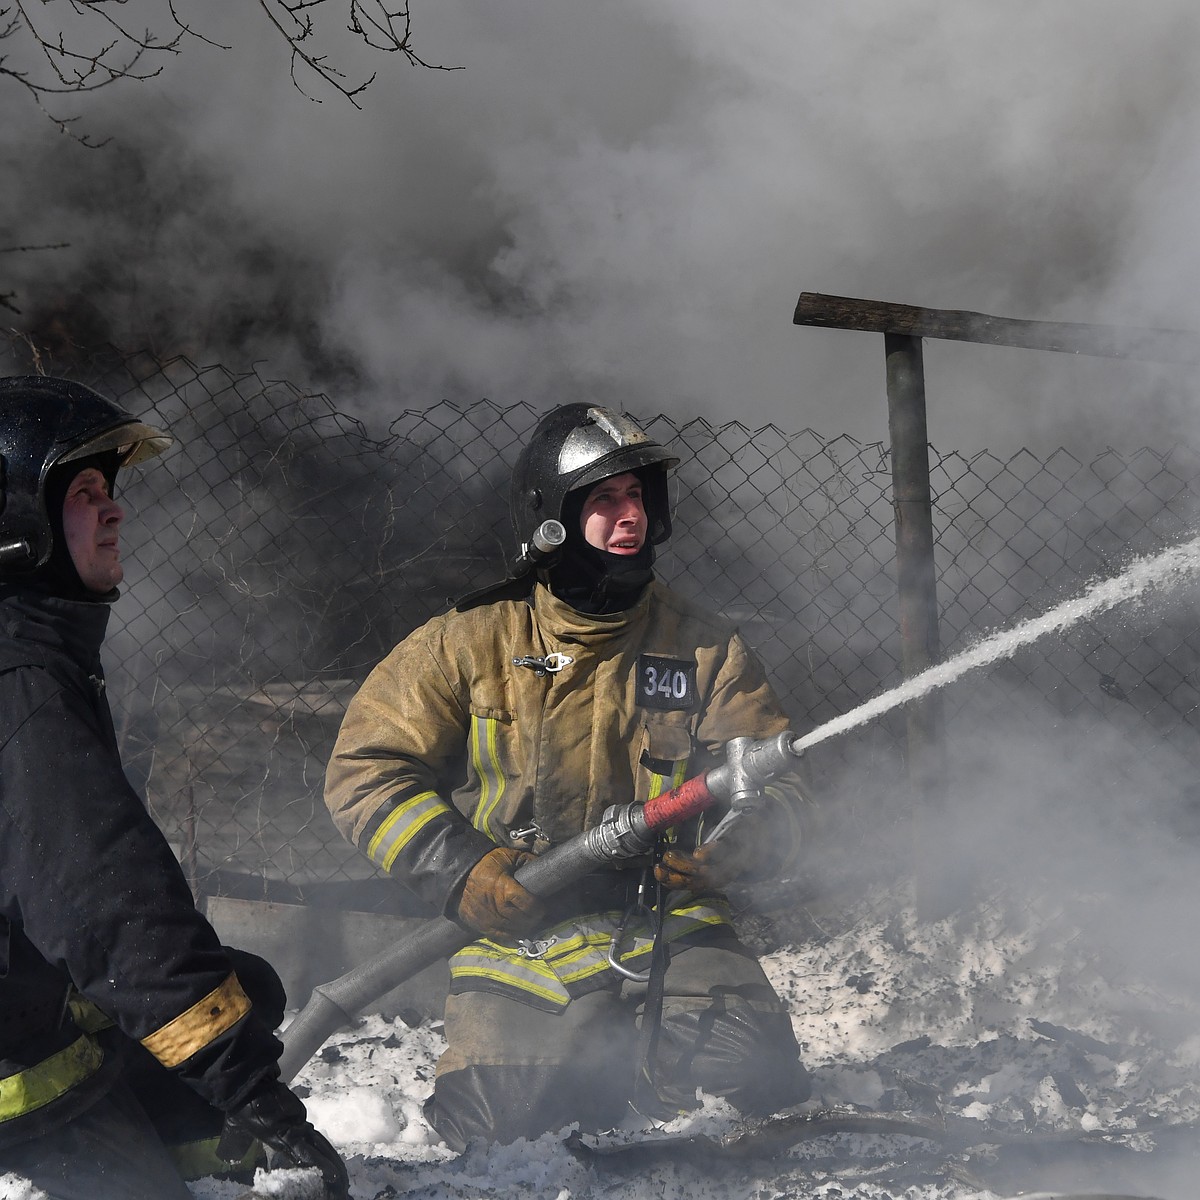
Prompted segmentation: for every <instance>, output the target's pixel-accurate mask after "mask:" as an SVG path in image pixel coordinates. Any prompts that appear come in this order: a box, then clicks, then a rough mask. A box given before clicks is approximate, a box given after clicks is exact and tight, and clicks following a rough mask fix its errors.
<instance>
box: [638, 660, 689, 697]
mask: <svg viewBox="0 0 1200 1200" xmlns="http://www.w3.org/2000/svg"><path fill="white" fill-rule="evenodd" d="M637 702H638V704H639V706H640V707H642V708H658V709H682V710H684V711H687V710H689V709H692V708H694V707H695V705H696V664H695V663H694V662H690V661H689V660H688V659H686V658H659V657H658V656H657V655H655V654H641V655H639V656H638V665H637Z"/></svg>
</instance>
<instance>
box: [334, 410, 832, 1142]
mask: <svg viewBox="0 0 1200 1200" xmlns="http://www.w3.org/2000/svg"><path fill="white" fill-rule="evenodd" d="M677 461H678V460H677V459H675V458H673V457H672V456H671V455H670V454H669V453H668V452H667V451H666V450H665V449H664V448H663V447H662V446H660V445H658V444H657V443H655V442H653V441H651V440H650V439H649V438H648V437H647V435H646V434H645V433H644V432H643V431H642V430H641V429H640V428H639V427H638V426H637V425H636V424H635V423H634V422H632V421H631V420H630V419H629V418H628V417H625V416H624V415H622V414H618V413H614V412H611V411H609V410H606V409H603V408H598V407H592V406H588V405H586V404H570V405H564V406H562V407H560V408H558V409H556V410H554V411H553V412H551V413H550V414H549V415H548V416H546V417H545V418H543V420H542V421H541V422H540V423H539V425H538V427H537V429H536V430H535V432H534V434H533V436H532V438H531V440H530V442H529V444H528V446H527V447H526V448H525V450H524V451H523V452H522V455H521V457H520V459H519V461H518V464H517V468H516V471H515V473H514V480H513V494H512V517H513V524H514V527H515V529H516V533H517V537H518V540H519V542H520V543H521V546H522V554H521V557H520V558H519V559H518V569H517V571H516V572H515V578H513V579H510V580H507V581H506V582H505V583H504V584H501V585H498V586H497V587H495V588H492V589H488V590H487V591H486V592H484V593H481V594H478V595H476V596H475V597H473V598H468V599H467V600H466V601H463V602H460V604H459V605H458V607H457V608H456V609H455V610H454V611H452V612H450V613H448V614H446V615H444V616H440V617H436V618H434V619H433V620H431V621H429V622H428V623H427V624H426V625H424V626H423V627H422V628H420V629H418V630H417V631H416V632H414V633H413V634H412V635H410V636H409V637H408V638H407V639H406V640H405V641H404V642H402V643H401V644H400V645H399V646H397V647H396V649H395V650H394V651H393V652H392V653H391V654H390V655H389V656H388V657H387V658H386V659H385V660H384V661H383V662H382V663H381V664H380V665H379V666H378V667H377V668H376V669H375V670H374V671H373V672H372V673H371V675H370V676H369V677H368V679H367V681H366V683H365V684H364V685H363V687H362V689H361V690H360V691H359V693H358V694H357V696H356V697H355V699H354V700H353V701H352V703H351V705H350V707H349V710H348V711H347V714H346V718H345V721H344V722H343V725H342V728H341V732H340V734H339V737H338V741H337V745H336V746H335V748H334V753H333V756H332V758H331V760H330V764H329V769H328V773H327V778H326V802H327V804H328V805H329V808H330V810H331V812H332V813H333V817H334V820H335V821H336V822H337V824H338V827H339V828H340V829H341V831H342V832H343V834H344V835H345V836H346V837H347V838H348V839H349V840H350V841H352V842H353V843H354V844H355V845H357V846H359V847H360V848H361V849H362V850H363V851H364V852H365V853H366V854H367V856H368V857H369V858H370V859H371V860H372V861H373V862H374V863H375V864H376V865H377V866H378V867H380V868H382V869H383V870H385V871H387V872H389V873H390V874H391V875H393V876H394V877H395V878H397V879H398V880H400V881H401V882H402V883H404V884H405V885H406V886H407V887H408V888H410V889H411V890H412V891H413V892H414V893H415V894H416V895H418V896H419V897H420V898H422V899H423V900H425V901H426V902H427V903H429V904H430V905H432V907H433V908H434V909H435V910H436V911H438V912H441V913H445V914H446V915H448V916H450V917H453V918H455V919H457V920H458V921H460V922H461V923H462V924H463V925H464V926H466V927H468V928H470V929H472V930H474V931H476V932H478V933H479V934H481V935H483V936H482V937H480V939H479V940H477V941H476V942H474V943H472V944H471V945H470V946H468V947H467V948H466V949H464V950H462V951H460V952H459V953H458V954H456V955H455V956H454V957H453V958H452V959H451V963H450V967H451V980H452V982H451V993H450V996H449V997H448V999H447V1003H446V1025H445V1027H446V1036H447V1039H448V1042H449V1046H448V1048H447V1050H446V1052H445V1054H444V1055H443V1056H442V1058H441V1060H440V1062H439V1063H438V1071H437V1078H436V1081H435V1087H434V1095H433V1097H432V1098H431V1101H430V1104H429V1105H428V1107H427V1115H428V1116H429V1118H430V1120H431V1122H432V1123H433V1125H434V1126H435V1128H436V1129H437V1130H438V1132H439V1133H440V1134H441V1135H442V1136H443V1138H444V1139H445V1140H446V1142H447V1143H448V1144H449V1145H451V1146H453V1147H455V1148H461V1147H463V1146H464V1145H465V1144H466V1142H467V1141H468V1140H469V1139H470V1138H472V1137H484V1138H487V1139H490V1140H494V1141H512V1140H514V1139H515V1138H517V1137H522V1136H524V1137H533V1136H536V1135H537V1134H539V1133H541V1132H544V1131H546V1130H548V1129H558V1128H560V1127H562V1126H563V1125H565V1124H568V1123H571V1122H579V1123H580V1124H581V1125H583V1126H584V1127H588V1128H600V1127H604V1126H605V1125H609V1124H612V1123H614V1122H615V1121H617V1120H619V1119H620V1117H621V1115H622V1113H623V1112H625V1111H627V1110H628V1104H629V1103H630V1102H631V1101H633V1102H635V1103H636V1105H637V1107H638V1108H640V1109H642V1110H643V1111H646V1108H647V1105H649V1106H651V1107H652V1108H653V1109H654V1115H663V1114H665V1113H672V1112H678V1111H680V1110H682V1109H686V1108H689V1107H694V1106H695V1104H696V1103H697V1100H696V1093H697V1089H700V1090H702V1091H704V1092H706V1093H709V1094H716V1095H723V1096H726V1097H727V1098H728V1099H729V1100H730V1101H731V1102H732V1103H734V1104H735V1105H736V1106H738V1107H739V1108H740V1109H742V1110H744V1111H746V1112H750V1113H765V1112H769V1111H773V1110H775V1109H777V1108H779V1107H782V1106H786V1105H789V1104H793V1103H797V1102H799V1101H801V1100H804V1099H806V1098H807V1095H808V1091H809V1086H808V1079H807V1075H806V1073H805V1071H804V1069H803V1067H802V1066H801V1065H800V1063H799V1052H798V1049H797V1046H796V1042H795V1038H794V1036H793V1034H792V1029H791V1024H790V1020H789V1018H788V1015H787V1012H786V1011H785V1009H784V1008H783V1005H782V1004H781V1002H780V1001H779V999H778V997H777V996H776V995H775V993H774V991H773V990H772V988H771V986H770V984H769V983H768V981H767V979H766V977H765V975H764V974H763V972H762V969H761V968H760V966H759V965H758V963H757V961H756V960H755V958H754V956H753V955H752V954H751V953H750V951H748V950H747V949H746V948H745V947H744V946H743V945H742V944H741V943H740V942H739V941H738V939H737V936H736V934H735V933H734V930H733V927H732V925H731V923H730V917H729V910H728V904H727V902H726V900H725V897H724V896H723V894H722V889H723V888H724V887H727V886H728V885H729V884H731V883H734V882H736V881H738V880H740V879H746V878H752V877H754V876H758V877H765V876H768V875H770V874H772V873H777V872H779V871H781V870H783V869H784V868H785V867H787V866H789V865H790V864H791V863H792V861H793V860H794V859H795V857H796V854H797V853H798V850H799V842H800V839H799V823H798V816H799V810H800V807H801V804H800V795H799V790H798V788H797V787H796V785H795V782H794V781H792V780H784V781H781V782H780V783H779V784H778V785H775V786H772V787H770V788H768V789H767V793H766V795H765V797H764V803H763V805H761V806H760V807H759V808H758V809H757V810H756V811H755V812H754V813H753V814H752V815H750V816H746V817H742V818H740V819H739V820H738V821H736V822H734V824H733V825H732V826H731V827H730V830H729V832H728V834H726V835H725V836H722V837H721V838H719V839H718V840H715V841H711V842H708V843H705V841H704V838H705V832H706V830H705V826H704V823H703V821H699V822H696V823H695V824H694V826H689V827H685V828H681V829H678V830H675V831H674V832H673V835H672V838H671V840H670V841H669V842H668V843H667V844H666V845H664V846H663V847H662V848H661V849H660V852H659V853H658V854H657V855H656V856H655V860H654V861H646V862H635V863H633V864H632V865H631V866H630V867H629V868H628V869H624V870H619V871H618V870H608V871H598V872H596V873H595V874H593V875H591V876H589V877H587V878H585V879H584V880H582V881H580V882H579V883H578V884H577V885H574V886H572V887H570V888H568V889H567V890H566V891H565V893H560V894H559V895H557V896H555V897H554V898H552V899H551V900H548V901H541V900H538V899H537V898H535V897H534V896H532V895H531V894H530V893H529V892H527V891H526V890H525V889H524V888H522V887H521V885H520V884H519V883H518V882H517V881H516V880H515V879H514V878H513V874H514V872H515V871H516V870H517V869H518V868H519V866H520V865H521V863H522V862H523V861H525V859H526V857H527V855H529V854H537V853H539V852H540V851H542V850H544V849H545V848H546V847H548V846H551V845H556V844H558V843H561V842H563V841H565V840H566V839H568V838H570V837H573V836H574V835H576V834H578V833H580V832H582V831H584V830H586V829H589V828H591V827H592V826H594V825H595V824H596V823H597V822H598V821H599V820H600V817H601V814H602V813H603V812H604V810H605V809H606V808H607V807H608V806H609V805H610V804H613V803H618V802H623V801H628V800H633V799H636V800H646V799H649V798H650V797H651V796H654V795H657V794H658V793H659V792H662V791H664V790H666V789H668V788H670V787H673V786H676V785H678V784H679V783H681V782H682V781H683V780H684V779H686V778H690V777H692V776H695V775H696V774H698V773H699V772H700V771H703V770H705V769H706V768H708V767H710V766H712V765H715V763H716V762H718V761H719V755H720V752H721V750H722V748H723V746H724V744H725V743H726V742H727V741H728V740H729V739H730V738H733V737H739V736H751V737H768V736H771V735H773V734H777V733H780V732H782V731H783V730H785V729H786V728H787V727H788V722H787V718H786V717H785V716H784V714H783V711H782V709H781V708H780V706H779V703H778V701H777V700H776V698H775V696H774V695H773V693H772V691H771V689H770V686H769V685H768V683H767V680H766V677H765V675H764V673H763V670H762V667H761V666H760V664H759V663H758V661H757V660H756V659H755V657H754V655H753V654H752V653H751V652H750V650H749V649H748V647H747V646H746V644H745V643H744V642H743V640H742V639H741V637H740V635H739V634H738V633H737V632H736V630H735V629H734V628H733V627H732V626H731V625H729V624H728V623H727V622H725V621H723V620H721V619H718V618H716V617H714V616H711V615H709V614H707V613H706V612H704V611H703V610H702V609H700V608H698V607H697V606H695V605H693V604H692V603H690V602H689V601H687V600H685V599H683V598H682V597H680V596H679V595H677V594H676V593H675V592H673V591H671V590H670V589H668V588H666V587H665V586H663V585H662V584H661V583H659V582H658V581H656V580H655V579H654V576H653V561H654V547H655V545H656V544H658V543H661V542H663V541H665V540H666V538H667V537H668V536H669V535H670V531H671V517H670V507H669V503H668V498H667V485H666V474H667V470H668V469H669V468H670V467H672V466H674V465H675V463H676V462H677ZM556 522H557V523H558V524H556ZM564 534H565V537H564ZM716 819H717V818H713V817H709V819H708V826H709V828H711V827H712V825H713V824H714V822H715V820H716ZM656 933H657V938H658V941H657V945H658V947H659V951H658V953H657V954H656V953H655V952H654V948H655V945H656V942H655V934H656ZM663 947H666V950H665V951H664V950H663V949H662V948H663ZM652 960H653V961H654V962H656V963H657V964H658V965H657V966H656V967H655V969H654V970H651V969H650V968H651V963H652ZM663 964H665V967H664V965H663ZM647 1013H649V1015H646V1014H647ZM643 1017H644V1018H645V1019H643ZM651 1026H653V1028H651ZM639 1030H640V1039H641V1040H640V1045H639ZM648 1047H649V1048H650V1049H649V1050H648ZM635 1076H638V1077H639V1078H640V1080H641V1083H642V1084H643V1086H642V1087H640V1088H638V1089H636V1094H635V1087H634V1083H635Z"/></svg>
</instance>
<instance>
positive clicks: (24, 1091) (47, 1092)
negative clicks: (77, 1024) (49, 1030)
mask: <svg viewBox="0 0 1200 1200" xmlns="http://www.w3.org/2000/svg"><path fill="white" fill-rule="evenodd" d="M103 1061H104V1051H103V1050H101V1049H100V1047H99V1046H98V1045H96V1043H95V1042H94V1041H92V1039H91V1038H90V1037H88V1035H87V1034H86V1033H85V1034H82V1035H81V1036H80V1037H77V1038H76V1039H75V1040H74V1041H73V1042H72V1043H71V1044H70V1045H69V1046H64V1047H63V1048H62V1049H61V1050H59V1051H58V1052H57V1053H55V1054H51V1055H50V1057H49V1058H44V1059H42V1061H41V1062H40V1063H36V1064H35V1065H34V1066H32V1067H27V1068H26V1069H25V1070H24V1071H18V1072H17V1074H16V1075H9V1076H8V1077H7V1078H6V1079H0V1121H11V1120H13V1119H14V1118H15V1117H20V1116H23V1115H24V1114H25V1113H28V1112H33V1111H34V1110H35V1109H39V1108H42V1107H44V1106H45V1105H47V1104H49V1103H50V1102H51V1101H53V1100H57V1099H58V1098H59V1096H61V1095H62V1094H63V1093H64V1092H66V1091H68V1090H69V1089H70V1088H73V1087H74V1086H75V1085H76V1084H77V1083H82V1082H83V1081H84V1080H85V1079H87V1077H88V1076H89V1075H94V1074H95V1073H96V1072H97V1071H98V1070H99V1069H100V1064H101V1063H102V1062H103Z"/></svg>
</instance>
